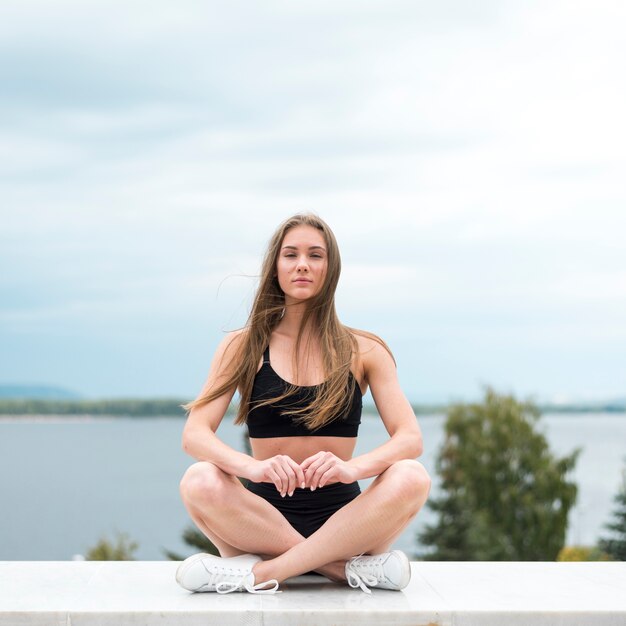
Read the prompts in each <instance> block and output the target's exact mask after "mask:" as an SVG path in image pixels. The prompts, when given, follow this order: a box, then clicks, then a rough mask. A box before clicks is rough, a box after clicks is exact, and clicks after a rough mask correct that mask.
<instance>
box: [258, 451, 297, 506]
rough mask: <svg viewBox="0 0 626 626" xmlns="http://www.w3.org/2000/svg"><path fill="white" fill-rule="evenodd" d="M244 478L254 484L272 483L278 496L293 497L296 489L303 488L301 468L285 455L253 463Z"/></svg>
mask: <svg viewBox="0 0 626 626" xmlns="http://www.w3.org/2000/svg"><path fill="white" fill-rule="evenodd" d="M246 478H249V479H250V480H251V481H253V482H255V483H274V485H275V486H276V489H277V490H278V491H279V492H280V495H281V496H283V498H284V497H285V495H286V494H289V495H290V496H291V495H293V492H294V489H295V488H296V487H302V488H304V485H305V481H304V472H303V470H302V468H301V467H300V466H299V465H298V464H297V463H296V462H295V461H294V460H293V459H292V458H291V457H289V456H287V455H286V454H277V455H276V456H272V457H270V458H269V459H264V460H263V461H255V462H254V464H253V465H252V467H251V469H250V471H249V472H247V476H246Z"/></svg>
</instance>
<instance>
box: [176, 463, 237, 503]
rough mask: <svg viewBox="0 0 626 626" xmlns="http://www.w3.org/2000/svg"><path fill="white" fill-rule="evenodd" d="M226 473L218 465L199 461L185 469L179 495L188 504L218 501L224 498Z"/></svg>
mask: <svg viewBox="0 0 626 626" xmlns="http://www.w3.org/2000/svg"><path fill="white" fill-rule="evenodd" d="M225 478H226V475H225V474H224V472H223V471H222V470H221V469H219V467H217V466H215V465H213V463H208V462H206V461H200V462H198V463H194V464H193V465H192V466H191V467H189V468H188V469H187V471H186V472H185V474H184V475H183V477H182V479H181V481H180V495H181V497H182V499H183V502H185V503H189V504H196V505H198V504H207V503H219V502H222V501H224V500H225V499H226V495H225V492H226V481H225Z"/></svg>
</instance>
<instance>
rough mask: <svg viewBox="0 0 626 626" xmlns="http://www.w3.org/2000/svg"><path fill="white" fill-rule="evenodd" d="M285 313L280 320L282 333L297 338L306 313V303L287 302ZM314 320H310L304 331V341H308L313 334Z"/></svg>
mask: <svg viewBox="0 0 626 626" xmlns="http://www.w3.org/2000/svg"><path fill="white" fill-rule="evenodd" d="M285 305H286V306H285V313H284V315H283V317H282V319H281V320H280V322H279V324H278V327H279V328H280V330H281V332H283V333H285V334H286V335H289V336H291V337H293V338H295V337H296V336H297V335H298V332H299V331H300V327H301V326H302V320H303V318H304V313H305V311H306V302H302V301H300V302H298V301H295V302H294V301H289V299H287V301H286V302H285ZM312 330H313V328H312V320H310V319H309V321H308V322H307V327H306V328H305V329H304V333H303V339H306V338H307V337H308V336H310V335H311V334H312Z"/></svg>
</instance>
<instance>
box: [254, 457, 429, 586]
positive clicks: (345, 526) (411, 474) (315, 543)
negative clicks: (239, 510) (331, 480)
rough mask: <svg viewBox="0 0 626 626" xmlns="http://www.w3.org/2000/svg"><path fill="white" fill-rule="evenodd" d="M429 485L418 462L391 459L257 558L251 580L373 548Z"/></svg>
mask: <svg viewBox="0 0 626 626" xmlns="http://www.w3.org/2000/svg"><path fill="white" fill-rule="evenodd" d="M429 491H430V477H429V476H428V473H427V472H426V470H425V469H424V466H423V465H422V464H421V463H419V462H417V461H413V460H403V461H399V462H397V463H394V464H393V465H392V466H391V467H390V468H389V469H387V470H386V471H385V472H383V473H382V474H381V475H380V476H379V477H378V478H377V479H376V480H375V481H374V482H373V483H372V484H371V485H370V487H369V488H368V489H366V490H365V491H364V492H363V493H361V494H360V495H359V496H358V497H357V498H355V499H354V500H352V502H349V503H348V504H346V505H345V506H344V507H342V508H341V509H339V511H337V512H336V513H334V514H333V515H332V516H331V517H330V518H329V519H328V520H327V521H326V523H325V524H324V525H323V526H322V527H321V528H320V529H319V530H317V531H316V532H315V533H313V534H312V535H311V536H310V537H308V538H307V539H305V540H304V541H301V542H299V543H297V544H296V545H294V546H293V547H291V548H289V549H288V550H287V551H286V552H284V553H282V554H280V555H279V556H277V557H276V558H274V559H270V560H268V561H263V562H260V563H257V564H256V565H255V566H254V568H253V572H254V575H255V580H256V581H257V582H263V581H266V580H271V579H276V580H278V582H281V581H283V580H285V579H286V578H289V577H291V576H297V575H298V574H302V573H303V572H307V571H310V570H313V569H316V568H318V567H320V566H322V565H324V564H326V563H331V562H335V561H345V560H347V559H349V558H350V557H352V556H355V555H358V554H362V553H372V554H377V553H378V550H380V548H381V547H386V546H388V545H390V543H391V542H392V541H393V539H395V537H397V536H398V534H399V533H400V532H401V531H402V529H403V528H405V527H406V525H407V524H408V523H409V521H410V520H411V519H412V518H413V517H414V516H415V515H416V514H417V512H418V511H419V509H420V508H421V507H422V506H423V504H424V502H426V499H427V497H428V493H429Z"/></svg>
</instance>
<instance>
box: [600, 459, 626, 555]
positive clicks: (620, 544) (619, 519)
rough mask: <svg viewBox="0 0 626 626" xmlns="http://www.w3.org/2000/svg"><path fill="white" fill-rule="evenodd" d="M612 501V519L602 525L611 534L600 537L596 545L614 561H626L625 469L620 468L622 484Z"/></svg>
mask: <svg viewBox="0 0 626 626" xmlns="http://www.w3.org/2000/svg"><path fill="white" fill-rule="evenodd" d="M613 501H614V502H615V509H614V511H613V521H612V522H610V523H608V524H605V526H604V527H605V528H606V529H607V530H610V531H611V532H612V536H610V537H605V538H602V539H600V541H599V542H598V547H599V548H600V549H601V550H603V551H604V552H606V553H607V554H609V555H611V556H612V557H613V558H614V559H615V560H616V561H626V469H624V470H622V485H621V487H620V489H619V490H618V492H617V494H615V497H614V498H613Z"/></svg>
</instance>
